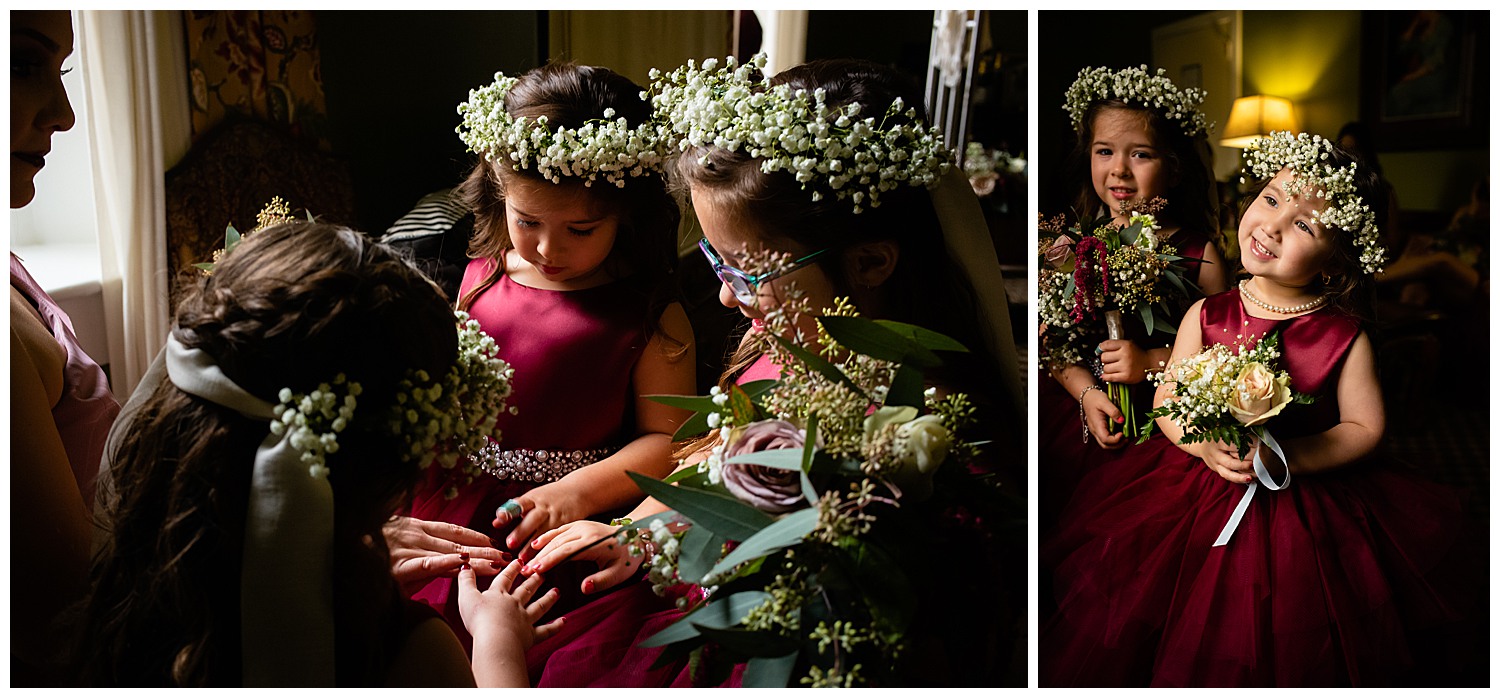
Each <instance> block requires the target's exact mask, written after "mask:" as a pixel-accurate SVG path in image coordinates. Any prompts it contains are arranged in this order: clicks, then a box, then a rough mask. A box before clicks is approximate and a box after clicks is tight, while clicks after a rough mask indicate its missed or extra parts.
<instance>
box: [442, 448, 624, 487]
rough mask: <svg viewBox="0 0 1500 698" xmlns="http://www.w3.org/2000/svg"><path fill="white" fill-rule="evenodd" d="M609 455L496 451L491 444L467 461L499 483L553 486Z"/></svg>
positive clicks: (602, 451)
mask: <svg viewBox="0 0 1500 698" xmlns="http://www.w3.org/2000/svg"><path fill="white" fill-rule="evenodd" d="M611 453H614V449H610V448H590V449H582V450H572V451H564V450H556V451H549V450H546V449H537V450H532V449H529V448H521V449H514V450H505V449H502V448H500V444H498V443H495V442H493V441H491V442H490V443H489V445H487V446H485V447H484V448H482V449H480V450H479V452H478V453H475V454H473V455H472V456H470V458H472V459H473V460H474V462H475V463H476V464H477V465H478V466H479V467H480V469H482V470H484V471H485V472H487V473H489V474H491V475H494V476H495V477H497V478H500V479H501V480H527V481H531V482H553V481H556V480H558V479H560V478H562V476H564V475H567V474H568V473H571V472H573V471H574V470H577V469H579V468H582V467H583V466H585V465H589V464H592V463H597V462H599V461H601V460H604V459H605V458H606V457H608V456H609V455H610V454H611Z"/></svg>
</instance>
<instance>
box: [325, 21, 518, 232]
mask: <svg viewBox="0 0 1500 698" xmlns="http://www.w3.org/2000/svg"><path fill="white" fill-rule="evenodd" d="M543 15H545V13H543V12H535V11H508V12H471V11H431V10H427V11H368V10H366V11H346V12H339V11H319V12H318V32H319V34H320V41H321V50H322V59H323V67H322V70H323V89H324V93H325V96H326V98H327V102H328V121H329V126H330V128H329V130H330V132H331V136H330V137H331V140H332V143H333V149H334V152H335V153H337V154H338V155H340V156H341V157H343V158H344V159H346V160H347V161H348V162H349V166H350V168H351V170H352V171H353V175H354V187H355V210H356V215H357V216H358V217H359V221H360V225H361V226H362V227H364V229H365V230H367V231H369V232H372V233H376V234H378V233H381V232H384V230H385V228H386V227H387V226H389V225H390V224H391V223H392V222H393V221H395V219H396V218H398V217H399V216H401V215H402V214H403V213H405V212H406V211H408V210H410V208H411V206H412V204H413V203H416V201H417V199H419V198H421V197H422V196H423V195H425V194H427V193H429V192H432V191H436V190H438V189H443V188H446V187H451V186H453V185H454V184H456V183H458V181H460V180H461V179H462V178H463V176H464V174H465V173H466V172H467V171H468V169H469V167H470V166H471V165H472V162H473V160H472V159H471V158H472V157H473V155H471V154H468V153H466V152H465V148H464V145H463V143H462V142H461V141H459V139H458V135H457V133H455V132H454V128H456V127H457V126H458V123H459V121H458V113H457V107H458V104H459V102H462V101H464V100H465V99H467V98H468V95H469V90H470V89H472V88H475V87H478V86H480V85H482V84H486V83H488V82H490V81H491V80H492V79H493V76H494V74H495V71H496V70H503V71H505V72H506V73H507V74H514V73H520V72H524V71H526V70H529V69H531V68H533V67H536V65H537V64H538V60H539V59H538V57H539V56H540V55H542V53H543V49H544V48H545V47H544V46H542V45H541V44H542V43H543V41H544V40H543V39H540V38H539V37H541V36H543V35H544V34H545V32H546V26H545V24H544V21H545V20H544V19H542V16H543Z"/></svg>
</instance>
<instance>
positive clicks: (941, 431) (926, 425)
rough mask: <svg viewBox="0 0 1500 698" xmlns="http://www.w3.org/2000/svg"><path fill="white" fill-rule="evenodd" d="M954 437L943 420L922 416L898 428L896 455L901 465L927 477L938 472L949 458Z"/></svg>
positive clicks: (932, 416) (933, 416) (931, 416)
mask: <svg viewBox="0 0 1500 698" xmlns="http://www.w3.org/2000/svg"><path fill="white" fill-rule="evenodd" d="M951 440H952V435H951V434H949V433H948V427H945V426H943V420H942V419H940V418H938V417H937V416H935V415H930V414H928V415H922V416H921V417H917V418H916V419H913V420H911V421H910V422H907V423H905V424H902V425H901V426H899V427H897V428H896V455H897V456H898V457H899V458H900V459H901V464H902V465H904V466H907V467H914V468H916V469H917V472H919V473H921V474H923V475H927V474H930V473H931V472H932V471H934V470H937V467H938V466H939V465H941V464H942V462H943V459H945V458H947V457H948V446H949V445H950V442H951Z"/></svg>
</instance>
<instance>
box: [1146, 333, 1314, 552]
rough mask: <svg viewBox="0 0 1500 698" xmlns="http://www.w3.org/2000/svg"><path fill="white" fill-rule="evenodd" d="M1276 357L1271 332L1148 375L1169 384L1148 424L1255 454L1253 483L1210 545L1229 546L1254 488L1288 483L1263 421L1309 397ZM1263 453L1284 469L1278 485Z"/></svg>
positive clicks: (1187, 440) (1188, 439)
mask: <svg viewBox="0 0 1500 698" xmlns="http://www.w3.org/2000/svg"><path fill="white" fill-rule="evenodd" d="M1252 343H1253V345H1252ZM1280 357H1281V337H1280V336H1279V335H1277V334H1275V333H1272V334H1269V335H1266V336H1265V338H1263V339H1261V340H1260V341H1259V342H1255V341H1254V338H1253V337H1252V338H1247V339H1246V341H1245V343H1243V344H1240V345H1237V346H1235V347H1230V346H1228V345H1224V344H1215V345H1212V346H1209V347H1207V348H1205V349H1204V350H1203V351H1200V352H1198V353H1197V354H1194V355H1192V356H1188V357H1184V358H1182V359H1181V360H1179V361H1176V362H1174V363H1173V364H1172V365H1171V366H1168V367H1167V370H1165V371H1163V372H1161V373H1158V374H1155V375H1153V376H1152V379H1153V381H1154V382H1155V383H1157V384H1158V385H1161V384H1164V383H1165V384H1169V385H1171V386H1172V395H1171V397H1168V398H1167V399H1165V400H1164V401H1163V402H1162V405H1161V407H1158V408H1156V409H1154V410H1152V411H1151V413H1150V415H1149V416H1150V417H1151V418H1152V419H1153V420H1154V419H1156V418H1159V417H1167V418H1168V419H1171V420H1172V421H1173V422H1174V423H1176V424H1177V426H1179V427H1181V428H1182V443H1184V444H1191V443H1199V442H1206V441H1222V442H1224V443H1226V444H1229V445H1232V446H1234V447H1235V448H1236V449H1238V452H1239V456H1240V458H1244V457H1245V454H1247V453H1249V452H1250V451H1251V449H1254V451H1255V457H1254V459H1253V464H1254V467H1255V481H1252V482H1250V483H1248V484H1247V485H1246V489H1245V494H1244V495H1242V496H1241V497H1240V501H1239V503H1238V504H1237V505H1236V506H1235V508H1234V511H1233V512H1231V514H1230V517H1229V521H1228V522H1227V523H1226V524H1225V525H1224V528H1223V530H1222V531H1220V532H1219V537H1218V539H1217V540H1215V541H1214V546H1215V547H1217V546H1221V545H1225V544H1227V543H1228V542H1229V539H1230V537H1231V536H1233V535H1234V531H1235V529H1236V528H1237V527H1238V526H1239V524H1240V519H1242V518H1243V517H1244V515H1245V510H1246V509H1248V508H1249V506H1250V500H1251V499H1253V498H1254V497H1255V493H1256V490H1257V489H1258V488H1259V486H1265V487H1266V488H1268V489H1271V490H1281V489H1285V488H1286V487H1287V486H1289V485H1291V482H1292V470H1291V463H1289V462H1288V461H1287V458H1286V453H1285V452H1284V451H1283V450H1282V448H1281V445H1280V444H1279V443H1277V441H1276V439H1275V437H1273V436H1272V435H1271V432H1270V431H1269V429H1268V428H1267V427H1266V423H1267V422H1268V421H1270V420H1271V419H1272V418H1273V417H1275V416H1277V415H1279V414H1281V412H1282V410H1284V409H1285V408H1286V406H1287V405H1291V404H1307V403H1311V402H1312V400H1313V399H1312V397H1311V396H1309V395H1303V394H1301V393H1298V392H1296V391H1294V390H1292V388H1291V376H1290V375H1289V374H1288V373H1287V372H1286V371H1285V370H1279V369H1277V368H1276V360H1277V359H1278V358H1280ZM1154 427H1155V422H1149V423H1147V424H1146V425H1145V428H1144V429H1142V430H1141V436H1140V439H1139V441H1138V443H1139V442H1140V441H1145V440H1146V439H1147V438H1148V437H1149V436H1150V435H1151V431H1152V429H1153V428H1154ZM1261 446H1264V447H1265V448H1261ZM1266 449H1269V450H1270V451H1271V452H1272V453H1274V454H1276V457H1277V458H1278V459H1279V460H1280V464H1281V466H1282V467H1284V468H1285V474H1284V476H1283V477H1282V478H1281V480H1280V481H1277V479H1276V477H1275V476H1274V475H1272V474H1271V469H1270V468H1269V467H1268V466H1267V465H1266V463H1265V460H1264V459H1263V456H1262V453H1263V452H1264V451H1265V450H1266Z"/></svg>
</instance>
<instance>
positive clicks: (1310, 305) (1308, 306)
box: [1240, 279, 1328, 315]
mask: <svg viewBox="0 0 1500 698" xmlns="http://www.w3.org/2000/svg"><path fill="white" fill-rule="evenodd" d="M1240 295H1242V296H1244V297H1245V298H1247V299H1249V300H1250V302H1251V303H1254V304H1256V305H1258V306H1260V307H1262V308H1265V309H1266V310H1269V311H1271V312H1273V313H1281V314H1282V315H1296V314H1297V313H1305V312H1307V311H1309V310H1314V309H1316V308H1321V307H1323V304H1324V303H1327V302H1328V296H1318V297H1317V298H1314V299H1312V300H1310V301H1308V302H1306V303H1303V304H1302V305H1294V306H1292V307H1290V308H1283V307H1281V306H1279V305H1271V304H1270V303H1267V302H1265V301H1263V300H1261V299H1259V298H1256V297H1255V294H1253V293H1251V292H1250V280H1249V279H1245V280H1243V281H1240Z"/></svg>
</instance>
